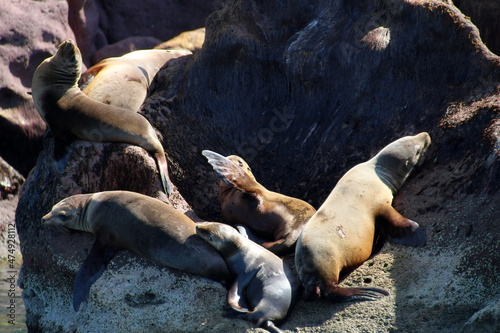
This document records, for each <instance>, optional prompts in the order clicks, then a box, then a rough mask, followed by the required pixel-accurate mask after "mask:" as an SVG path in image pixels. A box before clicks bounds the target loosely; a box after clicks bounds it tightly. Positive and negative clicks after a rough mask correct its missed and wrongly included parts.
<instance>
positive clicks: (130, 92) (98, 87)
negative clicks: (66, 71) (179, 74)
mask: <svg viewBox="0 0 500 333" xmlns="http://www.w3.org/2000/svg"><path fill="white" fill-rule="evenodd" d="M189 54H192V53H191V51H189V50H186V49H181V48H176V49H169V50H140V51H134V52H130V53H127V54H125V55H123V56H121V57H113V58H108V59H104V60H102V61H101V62H99V63H97V64H96V65H94V66H92V67H90V68H89V69H88V70H87V71H85V72H84V73H83V74H82V76H81V78H80V80H79V84H80V88H81V89H82V91H83V93H84V94H86V95H87V96H89V97H90V98H92V99H93V100H96V101H99V102H102V103H105V104H109V105H114V106H118V107H121V108H124V109H128V110H131V111H137V110H139V108H140V107H141V105H142V103H143V102H144V100H145V99H146V96H147V94H148V89H149V86H150V85H151V82H152V80H153V78H154V77H155V75H156V73H157V72H158V71H159V70H160V68H162V67H163V65H165V64H166V63H167V62H168V61H169V60H171V59H174V58H178V57H181V56H185V55H189Z"/></svg>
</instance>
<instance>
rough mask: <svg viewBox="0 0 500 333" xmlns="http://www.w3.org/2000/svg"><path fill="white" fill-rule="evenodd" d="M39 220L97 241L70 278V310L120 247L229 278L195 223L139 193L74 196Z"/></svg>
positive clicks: (192, 270)
mask: <svg viewBox="0 0 500 333" xmlns="http://www.w3.org/2000/svg"><path fill="white" fill-rule="evenodd" d="M42 222H43V223H44V224H45V225H48V226H55V227H58V228H61V229H75V230H81V231H87V232H91V233H93V234H94V236H95V238H96V240H95V243H94V245H93V246H92V249H91V250H90V253H89V255H88V257H87V259H85V261H84V262H83V265H82V266H81V268H80V270H79V271H78V274H77V276H76V279H75V286H74V289H73V307H74V309H75V311H78V308H79V306H80V303H81V302H83V300H85V297H86V295H87V293H88V291H89V290H90V287H91V285H92V284H93V283H94V282H95V281H96V280H97V279H98V278H99V277H100V276H101V275H102V273H103V272H104V270H105V268H106V266H107V264H108V263H109V261H110V260H111V259H112V258H113V256H114V255H115V254H116V253H117V251H118V250H119V249H126V250H129V251H132V252H135V253H137V254H139V255H141V256H143V257H145V258H147V259H150V260H152V261H154V262H156V263H159V264H162V265H165V266H169V267H172V268H176V269H179V270H183V271H186V272H190V273H194V274H198V275H201V276H204V277H207V278H210V279H212V280H215V281H219V282H222V283H225V282H226V280H228V279H229V278H230V273H229V270H228V268H227V266H226V263H225V262H224V260H223V258H222V257H221V256H220V254H219V253H218V252H217V251H215V250H214V248H213V247H211V246H210V245H208V244H207V243H206V242H205V241H204V240H203V239H201V238H200V237H198V236H197V235H196V224H195V223H194V222H193V221H192V220H191V219H190V218H188V217H187V216H186V215H184V214H182V213H181V212H179V211H178V210H176V209H174V208H172V207H170V206H168V205H167V204H165V203H163V202H161V201H160V200H157V199H154V198H151V197H148V196H146V195H143V194H139V193H135V192H128V191H108V192H99V193H93V194H78V195H74V196H71V197H68V198H66V199H64V200H62V201H60V202H59V203H57V204H56V205H55V206H54V207H53V208H52V211H51V212H50V213H48V214H47V215H45V216H44V217H43V218H42Z"/></svg>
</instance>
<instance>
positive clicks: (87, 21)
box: [68, 0, 107, 68]
mask: <svg viewBox="0 0 500 333" xmlns="http://www.w3.org/2000/svg"><path fill="white" fill-rule="evenodd" d="M68 6H69V13H68V23H69V25H70V27H71V29H72V30H73V32H74V34H75V41H76V43H77V45H78V48H79V49H80V52H81V53H82V58H83V62H84V64H85V65H86V66H87V68H88V67H90V66H91V65H92V63H91V57H92V55H93V54H94V52H95V51H96V50H97V49H100V48H101V47H103V46H104V45H106V44H107V39H106V37H105V36H104V33H103V32H102V31H101V30H100V29H99V8H98V7H97V4H96V2H95V0H68Z"/></svg>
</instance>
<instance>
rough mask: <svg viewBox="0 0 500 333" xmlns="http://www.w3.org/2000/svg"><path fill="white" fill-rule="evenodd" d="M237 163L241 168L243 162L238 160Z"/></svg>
mask: <svg viewBox="0 0 500 333" xmlns="http://www.w3.org/2000/svg"><path fill="white" fill-rule="evenodd" d="M238 164H239V165H240V167H242V168H243V162H242V161H241V160H238Z"/></svg>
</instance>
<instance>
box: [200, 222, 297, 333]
mask: <svg viewBox="0 0 500 333" xmlns="http://www.w3.org/2000/svg"><path fill="white" fill-rule="evenodd" d="M196 233H197V234H198V235H199V236H200V237H202V238H203V239H205V240H206V241H207V242H208V243H210V244H211V245H212V246H213V247H214V248H215V249H217V251H219V253H220V254H221V255H222V257H223V258H224V260H225V261H226V264H227V266H228V267H229V271H230V272H231V274H232V275H233V277H234V279H235V281H234V284H233V285H232V286H231V288H230V289H229V291H228V294H227V301H228V303H229V305H230V306H231V308H232V309H233V310H234V311H233V314H232V315H230V316H231V317H237V318H240V319H245V320H248V321H251V322H253V323H256V324H257V326H263V327H264V328H266V329H268V330H270V331H272V332H282V331H281V330H280V329H279V328H278V327H276V326H275V322H276V323H278V324H279V323H280V322H282V321H283V320H284V319H285V318H286V316H287V314H288V312H289V311H290V310H291V308H292V307H293V305H294V304H295V300H296V298H297V291H298V289H299V282H298V280H297V278H296V277H295V275H294V274H293V273H292V271H291V270H290V268H289V267H288V266H287V265H286V264H285V263H284V262H283V261H282V260H281V259H280V258H278V257H277V256H276V255H275V254H273V253H272V252H270V251H268V250H266V249H264V248H263V247H261V246H259V245H257V244H256V243H254V242H252V241H251V240H249V239H247V238H246V237H244V236H242V235H240V234H239V233H238V231H236V229H234V228H233V227H231V226H229V225H227V224H223V223H216V222H211V223H201V224H198V225H197V226H196Z"/></svg>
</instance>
